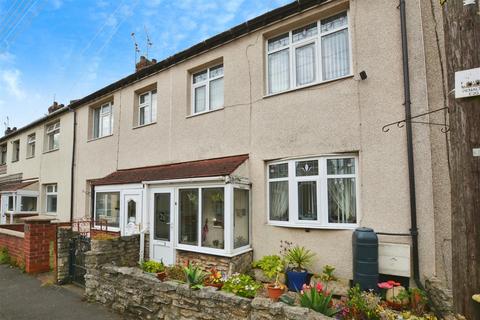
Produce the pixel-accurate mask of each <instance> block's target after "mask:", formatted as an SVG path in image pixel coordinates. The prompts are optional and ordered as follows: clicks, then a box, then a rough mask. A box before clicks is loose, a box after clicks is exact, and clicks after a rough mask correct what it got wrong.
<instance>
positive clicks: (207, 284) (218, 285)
mask: <svg viewBox="0 0 480 320" xmlns="http://www.w3.org/2000/svg"><path fill="white" fill-rule="evenodd" d="M205 285H206V286H208V287H214V288H217V289H218V290H220V289H222V287H223V283H206V284H205Z"/></svg>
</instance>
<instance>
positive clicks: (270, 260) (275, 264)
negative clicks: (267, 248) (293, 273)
mask: <svg viewBox="0 0 480 320" xmlns="http://www.w3.org/2000/svg"><path fill="white" fill-rule="evenodd" d="M252 267H254V268H258V269H261V270H262V271H263V273H264V274H265V275H266V276H267V277H268V278H269V279H271V280H273V279H275V277H276V276H277V273H279V272H283V271H284V270H285V263H284V261H283V260H282V258H281V257H280V256H278V255H271V256H264V257H263V258H262V259H260V260H258V261H255V262H254V263H253V264H252Z"/></svg>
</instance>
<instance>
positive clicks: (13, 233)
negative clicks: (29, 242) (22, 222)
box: [0, 228, 25, 239]
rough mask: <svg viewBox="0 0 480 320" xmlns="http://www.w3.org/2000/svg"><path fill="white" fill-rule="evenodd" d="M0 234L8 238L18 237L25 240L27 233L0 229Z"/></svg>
mask: <svg viewBox="0 0 480 320" xmlns="http://www.w3.org/2000/svg"><path fill="white" fill-rule="evenodd" d="M0 234H5V235H7V236H12V237H17V238H22V239H23V238H25V233H24V232H20V231H15V230H9V229H3V228H0Z"/></svg>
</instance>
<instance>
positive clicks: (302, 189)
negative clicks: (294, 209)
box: [298, 181, 317, 220]
mask: <svg viewBox="0 0 480 320" xmlns="http://www.w3.org/2000/svg"><path fill="white" fill-rule="evenodd" d="M298 219H299V220H317V183H316V182H315V181H302V182H299V183H298Z"/></svg>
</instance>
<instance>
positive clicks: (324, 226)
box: [267, 221, 359, 230]
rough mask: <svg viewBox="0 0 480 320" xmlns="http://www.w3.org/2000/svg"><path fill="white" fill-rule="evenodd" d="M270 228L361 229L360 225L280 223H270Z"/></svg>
mask: <svg viewBox="0 0 480 320" xmlns="http://www.w3.org/2000/svg"><path fill="white" fill-rule="evenodd" d="M267 225H268V226H272V227H282V228H293V229H319V230H322V229H323V230H355V229H356V228H358V227H359V225H358V224H351V223H349V224H345V225H341V224H332V225H319V224H317V225H315V224H292V223H278V222H271V221H270V222H268V223H267Z"/></svg>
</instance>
